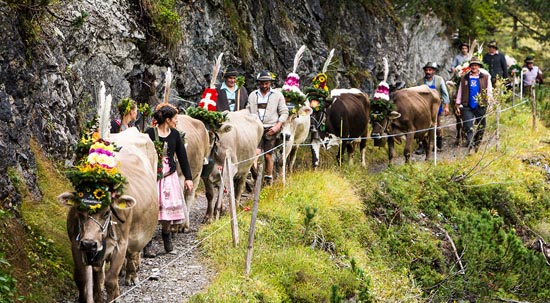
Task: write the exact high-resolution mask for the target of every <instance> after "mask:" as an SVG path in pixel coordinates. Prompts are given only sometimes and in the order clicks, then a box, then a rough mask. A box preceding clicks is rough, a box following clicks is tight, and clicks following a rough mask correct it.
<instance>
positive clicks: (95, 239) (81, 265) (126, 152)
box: [58, 128, 159, 302]
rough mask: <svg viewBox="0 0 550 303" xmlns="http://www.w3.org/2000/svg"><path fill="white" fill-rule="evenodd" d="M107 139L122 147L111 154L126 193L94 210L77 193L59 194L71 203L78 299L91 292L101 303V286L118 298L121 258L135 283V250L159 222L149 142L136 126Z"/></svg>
mask: <svg viewBox="0 0 550 303" xmlns="http://www.w3.org/2000/svg"><path fill="white" fill-rule="evenodd" d="M110 140H111V142H114V143H115V144H116V145H117V146H118V147H121V149H120V151H119V152H116V153H115V155H116V159H117V161H119V165H120V168H119V169H120V173H121V174H122V176H124V177H125V178H126V180H127V183H126V184H125V185H124V193H125V194H124V195H121V196H115V197H113V198H112V203H111V204H110V206H109V207H106V208H105V209H103V210H101V211H98V212H96V213H94V214H90V213H89V212H87V211H81V210H79V209H78V208H77V206H75V205H74V204H75V202H74V201H75V193H72V192H65V193H62V194H61V195H59V196H58V200H59V202H60V203H61V204H63V205H66V206H68V207H70V209H69V212H68V214H67V233H68V236H69V239H70V241H71V251H72V256H73V262H74V280H75V283H76V285H77V287H78V290H79V299H78V300H79V302H91V296H92V295H93V301H94V302H103V299H104V298H103V293H102V290H103V288H105V290H106V292H107V301H108V302H111V301H112V300H114V299H115V298H116V297H118V296H119V295H120V289H119V284H118V277H119V273H120V271H121V268H122V266H123V263H124V261H125V258H126V277H125V282H126V283H127V284H135V283H137V281H138V278H137V274H136V271H137V268H138V267H139V262H140V256H139V254H140V252H141V250H142V249H143V247H145V245H146V244H147V243H148V242H149V241H150V240H151V238H152V237H153V234H154V232H155V229H156V226H157V221H158V211H159V206H158V193H157V183H156V167H157V160H158V158H157V153H156V151H155V147H154V145H153V142H151V140H150V139H149V137H148V136H147V135H145V134H142V133H140V132H139V131H138V130H137V129H136V128H130V129H128V130H126V131H123V132H121V133H119V134H111V137H110ZM105 263H109V266H108V267H106V266H105ZM90 267H91V268H93V273H91V270H90ZM106 268H107V269H106ZM105 269H106V272H105ZM90 275H91V276H90ZM90 283H93V291H92V292H91V293H90V289H88V287H87V285H90Z"/></svg>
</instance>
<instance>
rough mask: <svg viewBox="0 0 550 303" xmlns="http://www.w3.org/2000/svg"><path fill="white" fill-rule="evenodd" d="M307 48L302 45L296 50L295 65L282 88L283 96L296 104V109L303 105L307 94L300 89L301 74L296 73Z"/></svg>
mask: <svg viewBox="0 0 550 303" xmlns="http://www.w3.org/2000/svg"><path fill="white" fill-rule="evenodd" d="M305 50H306V46H305V45H302V47H300V49H299V50H298V52H296V55H295V56H294V66H293V68H292V72H291V73H289V74H288V75H287V77H286V80H285V84H284V85H283V89H282V90H281V92H282V93H283V96H285V99H286V101H287V102H289V103H292V104H293V105H294V107H295V108H294V109H296V108H297V107H301V106H303V105H304V103H305V101H306V95H305V94H304V93H302V91H301V90H300V76H298V74H296V70H297V69H298V64H299V63H300V60H301V59H302V55H303V53H304V51H305Z"/></svg>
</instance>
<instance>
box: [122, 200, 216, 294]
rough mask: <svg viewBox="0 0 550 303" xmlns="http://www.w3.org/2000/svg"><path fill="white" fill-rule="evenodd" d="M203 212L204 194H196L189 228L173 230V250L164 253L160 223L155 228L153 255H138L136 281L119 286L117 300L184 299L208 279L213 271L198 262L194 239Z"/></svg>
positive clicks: (198, 290) (197, 248) (198, 289)
mask: <svg viewBox="0 0 550 303" xmlns="http://www.w3.org/2000/svg"><path fill="white" fill-rule="evenodd" d="M205 212H206V198H205V197H204V194H198V195H197V199H196V201H195V205H193V207H192V209H191V212H190V217H191V228H190V229H189V230H186V231H185V233H178V234H173V244H174V251H173V252H172V253H170V254H166V253H164V246H163V242H162V238H161V233H160V227H159V228H157V231H156V232H155V236H154V237H153V248H154V251H155V252H156V253H157V257H156V258H153V259H145V258H142V259H141V267H140V269H139V272H138V273H139V278H140V284H138V285H137V286H135V287H128V286H121V289H120V292H121V295H122V297H121V298H120V299H118V300H117V302H128V303H129V302H163V303H164V302H167V303H169V302H178V303H179V302H185V301H186V300H187V299H189V298H190V297H191V296H192V295H194V294H196V293H198V292H200V291H201V290H203V289H204V288H205V287H206V286H207V285H208V284H209V283H210V279H211V278H212V277H213V276H214V271H213V270H211V269H209V268H208V267H206V266H204V264H202V263H201V260H200V257H199V256H200V254H199V247H198V246H199V245H198V244H199V243H198V239H197V232H198V230H199V227H200V226H201V224H202V223H201V222H202V219H203V216H204V213H205ZM121 283H122V280H121ZM121 285H122V284H121Z"/></svg>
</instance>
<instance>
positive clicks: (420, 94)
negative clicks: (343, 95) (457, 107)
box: [371, 85, 441, 164]
mask: <svg viewBox="0 0 550 303" xmlns="http://www.w3.org/2000/svg"><path fill="white" fill-rule="evenodd" d="M390 99H391V101H390V102H393V104H394V105H395V110H392V111H390V110H379V109H378V108H373V109H372V110H373V113H377V115H376V116H375V115H373V116H372V118H371V121H372V138H373V139H374V140H375V142H374V144H375V146H380V140H381V139H382V136H383V135H389V137H388V158H389V163H390V164H391V162H392V159H393V158H394V142H395V141H396V140H397V141H398V142H400V140H401V139H400V137H401V135H405V137H406V141H405V149H404V155H405V162H407V163H408V162H409V159H410V154H411V145H412V142H413V139H415V138H417V139H419V140H421V141H422V144H424V146H427V147H428V148H426V149H425V153H426V160H427V159H428V158H429V156H430V155H431V151H432V148H433V142H434V132H433V128H434V126H435V125H436V119H437V112H438V110H439V105H440V103H441V100H440V97H439V93H438V92H437V91H436V90H432V89H430V88H429V87H428V86H427V85H421V86H416V87H411V88H406V89H402V90H399V91H396V92H393V93H391V94H390ZM396 135H397V136H396Z"/></svg>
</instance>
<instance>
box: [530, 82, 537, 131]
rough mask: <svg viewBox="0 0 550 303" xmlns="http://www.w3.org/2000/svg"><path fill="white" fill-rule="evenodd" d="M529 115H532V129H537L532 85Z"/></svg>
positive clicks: (535, 103)
mask: <svg viewBox="0 0 550 303" xmlns="http://www.w3.org/2000/svg"><path fill="white" fill-rule="evenodd" d="M531 115H532V116H533V127H532V128H533V130H536V129H537V102H536V101H535V94H534V93H533V87H531Z"/></svg>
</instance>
